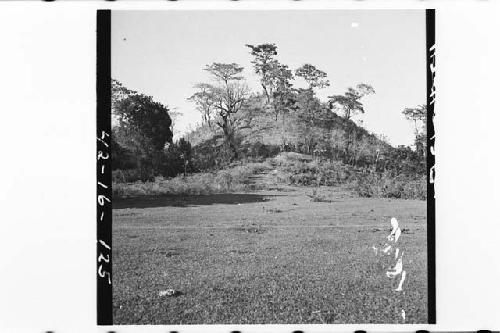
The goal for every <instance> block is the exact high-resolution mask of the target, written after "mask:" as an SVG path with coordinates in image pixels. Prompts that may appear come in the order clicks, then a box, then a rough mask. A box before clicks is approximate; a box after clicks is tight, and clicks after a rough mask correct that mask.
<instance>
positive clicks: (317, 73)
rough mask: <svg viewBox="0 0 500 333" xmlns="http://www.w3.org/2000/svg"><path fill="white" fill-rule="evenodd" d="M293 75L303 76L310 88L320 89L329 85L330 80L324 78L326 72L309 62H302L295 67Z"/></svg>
mask: <svg viewBox="0 0 500 333" xmlns="http://www.w3.org/2000/svg"><path fill="white" fill-rule="evenodd" d="M295 75H296V76H298V77H301V78H303V79H304V80H305V81H306V82H307V84H308V85H309V88H310V89H314V88H320V89H321V88H325V87H329V86H330V81H329V80H328V79H327V78H326V73H325V72H323V71H322V70H319V69H317V68H316V67H314V66H313V65H311V64H304V65H302V66H301V67H299V68H297V70H295Z"/></svg>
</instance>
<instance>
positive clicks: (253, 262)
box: [110, 10, 433, 325]
mask: <svg viewBox="0 0 500 333" xmlns="http://www.w3.org/2000/svg"><path fill="white" fill-rule="evenodd" d="M426 45H427V44H426V12H425V10H350V11H347V10H345V11H342V10H330V11H314V10H310V11H229V10H226V11H224V10H222V11H131V10H126V11H119V10H117V11H112V12H111V81H112V82H111V110H110V112H111V136H110V138H111V145H110V146H111V148H110V150H111V156H112V207H113V209H112V224H113V228H112V243H113V250H112V258H113V261H112V281H113V291H112V317H113V323H114V324H118V325H119V324H127V325H130V324H358V323H385V324H407V323H428V322H429V320H430V319H429V309H430V308H429V302H432V300H430V299H429V294H428V290H429V288H428V287H429V280H430V279H431V278H432V277H431V276H429V274H428V273H429V272H428V254H429V253H428V242H429V240H428V233H427V228H428V212H427V200H428V199H429V198H428V193H427V163H426V161H427V159H426V155H427V141H428V140H427V139H428V138H427V131H426V129H427V123H426V121H427V114H428V112H427V80H426V78H427V71H426V66H427V65H426V64H427V62H426V61H427V59H426V54H427V53H426ZM432 221H433V220H432Z"/></svg>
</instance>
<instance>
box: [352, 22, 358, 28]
mask: <svg viewBox="0 0 500 333" xmlns="http://www.w3.org/2000/svg"><path fill="white" fill-rule="evenodd" d="M358 27H359V23H358V22H352V23H351V28H358Z"/></svg>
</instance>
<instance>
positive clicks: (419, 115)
mask: <svg viewBox="0 0 500 333" xmlns="http://www.w3.org/2000/svg"><path fill="white" fill-rule="evenodd" d="M403 115H404V116H405V117H406V119H408V120H410V121H413V124H414V126H415V149H416V150H417V152H418V153H419V154H420V155H422V156H423V155H425V151H426V147H427V126H426V120H427V105H419V106H417V107H415V108H406V109H404V110H403Z"/></svg>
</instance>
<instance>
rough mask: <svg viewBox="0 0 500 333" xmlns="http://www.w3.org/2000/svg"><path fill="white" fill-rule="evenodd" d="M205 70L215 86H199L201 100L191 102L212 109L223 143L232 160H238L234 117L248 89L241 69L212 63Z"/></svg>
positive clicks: (236, 66)
mask: <svg viewBox="0 0 500 333" xmlns="http://www.w3.org/2000/svg"><path fill="white" fill-rule="evenodd" d="M205 70H206V71H207V72H208V73H210V74H211V76H212V77H213V78H214V79H215V81H216V84H206V83H205V84H199V85H198V89H199V90H198V93H200V87H201V89H203V94H204V95H203V98H202V99H199V98H193V99H191V100H192V101H193V102H195V103H197V105H198V106H201V104H202V103H204V104H205V105H210V107H211V108H213V112H214V114H215V120H214V121H215V124H217V125H218V126H219V127H220V128H221V130H222V132H223V134H224V138H225V141H226V143H227V145H228V147H229V149H230V150H231V153H232V159H236V158H238V149H237V147H236V143H235V140H234V139H235V138H234V135H235V121H236V119H237V117H235V115H236V113H238V112H239V111H240V110H241V109H242V108H243V105H244V103H245V101H246V99H247V97H248V87H247V86H246V84H245V83H243V82H242V80H243V77H242V76H241V73H242V72H243V67H240V66H239V65H238V64H235V63H231V64H224V63H212V64H211V65H207V66H206V67H205ZM195 95H196V94H195ZM193 96H194V95H193ZM193 96H192V97H193Z"/></svg>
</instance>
